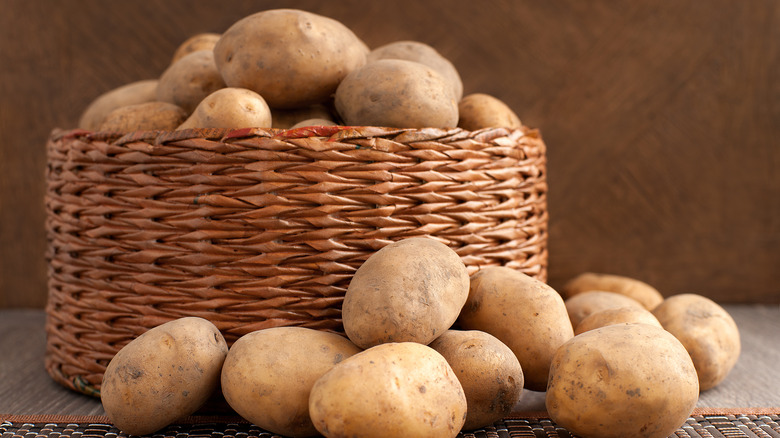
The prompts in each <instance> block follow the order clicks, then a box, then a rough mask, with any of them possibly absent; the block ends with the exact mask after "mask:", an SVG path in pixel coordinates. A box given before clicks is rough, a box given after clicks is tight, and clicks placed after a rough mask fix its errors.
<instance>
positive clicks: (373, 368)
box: [309, 342, 466, 438]
mask: <svg viewBox="0 0 780 438" xmlns="http://www.w3.org/2000/svg"><path fill="white" fill-rule="evenodd" d="M309 412H310V414H311V419H312V421H313V422H314V425H315V426H316V427H317V430H318V431H320V433H322V434H323V435H325V436H326V437H351V436H361V437H370V438H373V437H376V438H383V437H387V438H395V437H455V436H457V435H458V432H460V430H461V428H462V427H463V422H464V421H465V418H466V396H465V395H464V393H463V388H462V387H461V384H460V382H459V381H458V379H457V377H456V376H455V373H454V372H453V371H452V368H451V367H450V366H449V364H447V361H446V360H445V359H444V357H442V356H441V355H440V354H439V353H437V352H436V351H435V350H433V349H432V348H430V347H428V346H426V345H422V344H419V343H416V342H400V343H387V344H381V345H377V346H375V347H371V348H369V349H367V350H365V351H362V352H360V353H358V354H356V355H354V356H352V357H350V358H348V359H346V360H344V361H342V362H341V363H339V364H338V365H336V366H334V367H333V368H332V369H331V370H330V371H328V372H327V373H325V374H324V375H323V376H322V377H321V378H320V379H318V380H317V382H316V383H315V384H314V386H313V387H312V390H311V395H310V397H309Z"/></svg>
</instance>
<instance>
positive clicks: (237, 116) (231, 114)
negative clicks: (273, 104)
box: [177, 88, 271, 129]
mask: <svg viewBox="0 0 780 438" xmlns="http://www.w3.org/2000/svg"><path fill="white" fill-rule="evenodd" d="M270 127H271V110H270V109H269V108H268V104H266V102H265V100H264V99H263V97H262V96H260V95H259V94H257V93H255V92H254V91H251V90H246V89H243V88H222V89H219V90H217V91H215V92H213V93H211V94H209V95H208V96H206V98H205V99H203V101H202V102H201V103H200V104H199V105H198V107H197V108H195V111H193V112H192V114H191V115H190V117H189V118H187V120H185V121H184V123H182V124H181V125H179V127H178V128H177V129H192V128H230V129H239V128H270Z"/></svg>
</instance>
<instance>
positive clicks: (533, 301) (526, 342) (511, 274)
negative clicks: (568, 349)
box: [458, 266, 574, 391]
mask: <svg viewBox="0 0 780 438" xmlns="http://www.w3.org/2000/svg"><path fill="white" fill-rule="evenodd" d="M458 325H459V327H461V328H462V329H464V330H481V331H483V332H487V333H490V334H491V335H493V336H495V337H496V338H498V339H499V340H501V342H503V343H504V344H506V345H507V346H508V347H509V348H510V349H511V350H512V352H514V353H515V356H517V360H518V361H519V362H520V366H521V367H522V369H523V376H524V380H525V382H524V383H525V388H528V389H530V390H532V391H544V389H545V388H546V387H547V374H548V372H549V370H550V362H551V361H552V357H553V355H554V354H555V350H557V349H558V347H559V346H561V344H563V343H564V342H566V341H568V340H569V339H571V338H572V337H573V336H574V329H573V328H572V325H571V321H569V316H568V314H567V313H566V306H565V304H564V303H563V299H562V298H561V296H560V295H559V294H558V292H556V291H555V290H554V289H553V288H551V287H550V286H548V285H546V284H544V283H543V282H541V281H539V280H537V279H535V278H533V277H530V276H528V275H526V274H524V273H522V272H520V271H516V270H514V269H511V268H507V267H503V266H496V267H489V268H484V269H482V270H480V271H478V272H476V273H475V274H474V275H472V276H471V288H470V290H469V297H468V300H467V301H466V304H465V305H464V306H463V310H461V313H460V317H459V318H458Z"/></svg>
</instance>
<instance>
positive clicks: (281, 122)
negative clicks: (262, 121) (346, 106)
mask: <svg viewBox="0 0 780 438" xmlns="http://www.w3.org/2000/svg"><path fill="white" fill-rule="evenodd" d="M271 117H272V122H273V127H274V128H280V129H290V128H292V127H293V126H294V125H296V124H297V123H300V122H301V121H303V120H309V119H324V120H334V115H333V114H332V113H331V111H330V110H329V109H328V107H327V106H325V105H322V104H317V105H311V106H307V107H304V108H295V109H287V110H282V109H276V108H271Z"/></svg>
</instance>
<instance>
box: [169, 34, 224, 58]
mask: <svg viewBox="0 0 780 438" xmlns="http://www.w3.org/2000/svg"><path fill="white" fill-rule="evenodd" d="M220 36H221V35H220V34H218V33H213V32H204V33H199V34H195V35H193V36H191V37H189V38H187V39H186V40H184V42H183V43H181V44H180V45H179V47H177V48H176V51H175V52H173V57H172V59H171V64H174V63H176V61H178V60H179V59H181V58H183V57H184V56H186V55H189V54H190V53H192V52H197V51H199V50H211V51H213V50H214V45H215V44H217V40H219V37H220Z"/></svg>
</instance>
